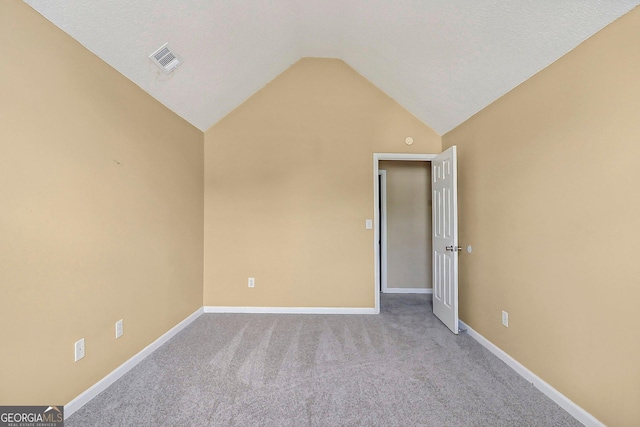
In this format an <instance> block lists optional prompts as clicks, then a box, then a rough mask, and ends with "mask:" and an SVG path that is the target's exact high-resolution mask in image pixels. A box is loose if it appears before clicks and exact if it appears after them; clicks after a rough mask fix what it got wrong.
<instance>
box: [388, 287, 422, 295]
mask: <svg viewBox="0 0 640 427" xmlns="http://www.w3.org/2000/svg"><path fill="white" fill-rule="evenodd" d="M382 293H383V294H432V293H433V288H387V289H384V290H383V291H382Z"/></svg>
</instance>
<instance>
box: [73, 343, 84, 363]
mask: <svg viewBox="0 0 640 427" xmlns="http://www.w3.org/2000/svg"><path fill="white" fill-rule="evenodd" d="M74 353H75V361H76V362H77V361H78V360H80V359H82V358H83V357H84V338H82V339H80V340H78V341H76V343H75V346H74Z"/></svg>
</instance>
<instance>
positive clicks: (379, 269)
mask: <svg viewBox="0 0 640 427" xmlns="http://www.w3.org/2000/svg"><path fill="white" fill-rule="evenodd" d="M435 157H436V155H435V154H400V153H376V154H374V155H373V169H374V170H373V173H374V200H375V203H376V205H377V206H376V209H374V219H373V223H374V224H373V225H374V227H373V229H374V234H375V236H374V242H375V245H374V246H375V248H374V249H375V310H376V312H377V313H379V312H380V292H381V290H383V287H384V288H385V289H386V290H388V289H389V283H385V280H384V277H385V276H387V274H388V268H387V267H388V263H385V262H384V261H385V260H386V261H388V257H389V255H388V251H385V250H384V248H385V246H386V244H387V243H388V242H387V239H386V237H387V236H385V235H384V234H385V229H384V224H382V223H381V214H382V216H384V213H385V212H384V211H383V209H384V206H383V205H382V203H381V202H382V201H381V196H386V195H387V194H386V191H385V190H387V189H386V188H384V187H382V188H381V186H382V185H384V184H383V182H384V183H385V184H386V178H387V175H386V173H383V174H380V170H381V169H382V168H381V167H380V162H381V161H403V162H431V160H433V159H434V158H435ZM380 175H382V177H381V176H380ZM428 179H429V180H430V177H429V178H428ZM430 220H431V215H429V216H427V217H425V218H424V221H425V223H426V222H427V221H430ZM396 287H397V286H396ZM397 288H398V289H401V288H399V287H397ZM404 289H407V288H404ZM383 291H384V290H383Z"/></svg>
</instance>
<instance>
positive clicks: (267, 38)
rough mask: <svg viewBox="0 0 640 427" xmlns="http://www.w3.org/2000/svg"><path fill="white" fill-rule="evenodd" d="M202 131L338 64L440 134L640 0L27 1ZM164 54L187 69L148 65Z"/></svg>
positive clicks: (543, 66)
mask: <svg viewBox="0 0 640 427" xmlns="http://www.w3.org/2000/svg"><path fill="white" fill-rule="evenodd" d="M24 1H26V3H28V4H29V5H31V6H32V7H33V8H34V9H36V10H37V11H38V12H40V13H41V14H42V15H44V16H45V17H46V18H47V19H49V20H50V21H51V22H53V23H54V24H55V25H57V26H58V27H60V28H61V29H62V30H64V31H65V32H67V33H68V34H69V35H71V36H72V37H73V38H75V39H76V40H78V41H79V42H80V43H81V44H83V45H84V46H85V47H87V48H88V49H89V50H90V51H92V52H94V53H95V54H96V55H98V56H99V57H100V58H102V59H103V60H104V61H105V62H107V63H108V64H110V65H111V66H112V67H114V68H115V69H117V70H118V71H119V72H121V73H122V74H123V75H125V76H126V77H127V78H129V79H130V80H132V81H133V82H135V83H136V84H137V85H138V86H140V87H141V88H142V89H144V90H145V91H146V92H148V93H149V94H151V95H152V96H153V97H155V98H156V99H158V100H159V101H160V102H162V103H163V104H164V105H166V106H167V107H168V108H170V109H171V110H173V111H174V112H175V113H176V114H178V115H180V116H182V117H183V118H184V119H186V120H187V121H189V122H190V123H192V124H193V125H194V126H196V127H197V128H199V129H201V130H206V129H208V128H209V127H210V126H212V125H213V124H215V123H216V122H217V121H218V120H220V119H221V118H222V117H223V116H225V115H226V114H227V113H229V112H230V111H231V110H233V109H234V108H236V107H237V106H238V105H240V104H241V103H242V102H243V101H244V100H246V99H247V98H248V97H250V96H251V95H252V94H254V93H255V92H257V91H258V90H259V89H260V88H262V87H263V86H264V85H265V84H267V83H268V82H269V81H270V80H272V79H273V78H274V77H276V76H277V75H278V74H280V73H281V72H282V71H284V70H285V69H287V68H288V67H289V66H290V65H292V64H293V63H294V62H296V61H297V60H298V59H300V58H302V57H307V56H315V57H332V58H341V59H343V60H344V61H345V62H347V63H348V64H349V65H350V66H352V67H353V68H354V69H355V70H356V71H358V72H359V73H360V74H362V75H363V76H364V77H366V78H367V79H369V80H370V81H371V82H372V83H373V84H375V85H376V86H378V87H379V88H380V89H381V90H383V91H384V92H386V93H387V94H388V95H389V96H391V97H392V98H394V99H395V100H396V101H398V102H399V103H400V104H401V105H403V106H404V107H405V108H406V109H408V110H409V111H410V112H411V113H413V114H414V115H415V116H417V117H418V118H419V119H421V120H422V121H423V122H425V123H426V124H427V125H429V126H431V127H432V128H433V129H434V130H435V131H436V132H438V133H439V134H444V133H446V132H448V131H449V130H451V129H452V128H454V127H455V126H457V125H458V124H460V123H462V122H463V121H464V120H466V119H467V118H469V117H470V116H472V115H473V114H475V113H476V112H478V111H479V110H481V109H482V108H484V107H485V106H487V105H488V104H490V103H491V102H493V101H494V100H496V99H497V98H498V97H500V96H502V95H503V94H505V93H506V92H508V91H509V90H511V89H512V88H514V87H515V86H517V85H518V84H520V83H522V82H523V81H525V80H526V79H528V78H529V77H531V76H532V75H533V74H535V73H537V72H538V71H540V70H541V69H543V68H545V67H546V66H548V65H549V64H551V63H552V62H553V61H555V60H556V59H558V58H559V57H560V56H562V55H564V54H565V53H567V52H568V51H570V50H571V49H573V48H574V47H575V46H577V45H578V44H579V43H580V42H582V41H584V40H585V39H587V38H588V37H590V36H591V35H593V34H594V33H596V32H597V31H599V30H600V29H602V28H603V27H604V26H606V25H607V24H609V23H611V22H612V21H613V20H615V19H616V18H618V17H620V16H622V15H623V14H625V13H626V12H628V11H630V10H631V9H633V8H634V7H635V6H637V5H638V4H640V1H639V0H608V1H605V0H535V1H531V0H474V1H470V0H421V1H420V0H386V1H385V0H324V1H318V0H316V1H311V0H306V1H305V0H254V1H240V0H135V1H132V0H100V1H68V0H24ZM165 42H169V45H170V47H171V48H172V49H173V50H174V51H175V52H176V53H178V54H179V55H180V56H181V57H182V59H183V61H184V62H183V64H182V65H181V66H180V67H179V68H177V69H176V70H175V71H174V72H173V73H171V74H169V75H165V74H163V73H162V72H161V71H160V70H158V68H156V66H155V65H154V64H153V63H152V62H151V61H150V60H149V58H148V56H149V54H151V53H152V52H153V51H155V50H156V49H157V48H158V47H160V46H161V45H162V44H164V43H165Z"/></svg>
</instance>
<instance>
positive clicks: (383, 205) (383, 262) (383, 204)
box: [378, 170, 387, 293]
mask: <svg viewBox="0 0 640 427" xmlns="http://www.w3.org/2000/svg"><path fill="white" fill-rule="evenodd" d="M378 175H379V177H380V180H379V181H378V183H379V185H380V210H379V212H378V213H379V214H380V227H379V230H380V233H382V235H381V236H380V280H381V282H382V283H381V285H382V292H383V293H386V292H387V171H386V170H378Z"/></svg>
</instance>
